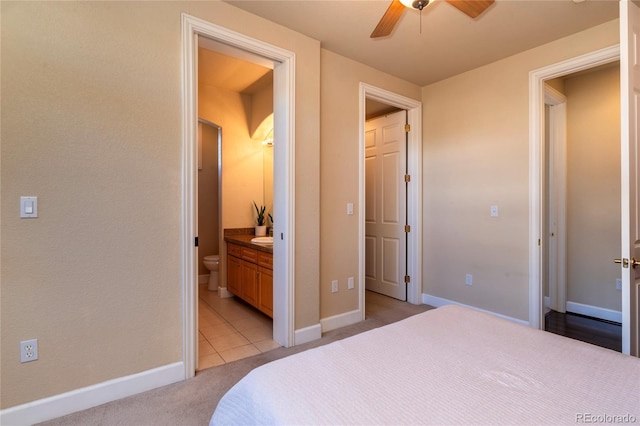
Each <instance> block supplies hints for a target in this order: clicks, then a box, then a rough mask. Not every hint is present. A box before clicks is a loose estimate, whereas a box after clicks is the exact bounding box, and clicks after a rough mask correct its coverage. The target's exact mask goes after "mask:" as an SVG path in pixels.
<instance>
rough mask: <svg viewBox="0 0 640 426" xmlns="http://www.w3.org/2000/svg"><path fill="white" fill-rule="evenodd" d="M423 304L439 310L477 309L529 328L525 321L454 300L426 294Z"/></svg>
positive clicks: (423, 295)
mask: <svg viewBox="0 0 640 426" xmlns="http://www.w3.org/2000/svg"><path fill="white" fill-rule="evenodd" d="M422 303H424V304H427V305H431V306H434V307H436V308H439V307H440V306H444V305H458V306H464V307H466V308H471V309H475V310H476V311H480V312H484V313H487V314H491V315H495V316H497V317H500V318H503V319H506V320H509V321H511V322H515V323H518V324H522V325H526V326H529V321H524V320H521V319H517V318H513V317H509V316H506V315H502V314H498V313H495V312H491V311H487V310H485V309H480V308H476V307H475V306H471V305H465V304H464V303H460V302H456V301H454V300H449V299H444V298H442V297H437V296H431V295H430V294H426V293H422Z"/></svg>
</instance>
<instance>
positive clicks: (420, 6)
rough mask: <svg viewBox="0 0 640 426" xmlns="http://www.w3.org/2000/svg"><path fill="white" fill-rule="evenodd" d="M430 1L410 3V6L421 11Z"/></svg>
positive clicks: (420, 0)
mask: <svg viewBox="0 0 640 426" xmlns="http://www.w3.org/2000/svg"><path fill="white" fill-rule="evenodd" d="M430 1H431V0H415V1H414V2H413V3H411V6H412V7H413V8H414V9H418V10H422V9H424V8H425V7H426V6H427V5H428V4H429V2H430Z"/></svg>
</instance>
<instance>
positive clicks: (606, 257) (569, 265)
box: [542, 61, 622, 351]
mask: <svg viewBox="0 0 640 426" xmlns="http://www.w3.org/2000/svg"><path fill="white" fill-rule="evenodd" d="M619 70H620V63H619V61H613V62H610V63H606V64H603V65H599V66H597V67H593V68H589V69H585V70H581V71H579V72H575V73H571V74H567V75H563V76H560V77H556V78H553V79H549V80H547V81H545V129H546V132H545V134H546V136H545V145H546V146H545V150H544V151H545V153H546V155H545V162H546V164H545V171H546V172H545V193H546V200H545V203H544V204H545V206H546V208H545V217H544V219H545V220H544V223H545V234H546V235H547V241H548V244H546V245H545V246H544V247H543V250H545V252H546V255H545V256H544V257H543V258H544V259H545V260H547V261H546V262H543V273H542V279H543V283H544V288H545V308H546V311H545V317H544V319H545V329H546V330H547V331H551V332H554V333H556V334H561V335H565V336H567V337H572V338H576V339H579V340H583V341H587V342H589V343H593V344H596V345H599V346H603V347H607V348H609V349H613V350H616V351H621V350H622V328H621V321H622V312H621V309H622V297H621V296H622V294H621V277H620V276H619V273H620V268H619V267H618V266H617V265H615V264H614V263H613V262H612V261H611V259H613V258H615V257H616V255H617V253H618V252H619V244H620V238H621V235H620V232H621V226H620V225H621V224H620V217H621V210H620V192H621V186H620V72H619Z"/></svg>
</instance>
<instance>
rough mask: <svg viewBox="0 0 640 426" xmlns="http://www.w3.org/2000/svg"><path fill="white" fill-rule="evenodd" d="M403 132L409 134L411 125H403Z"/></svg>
mask: <svg viewBox="0 0 640 426" xmlns="http://www.w3.org/2000/svg"><path fill="white" fill-rule="evenodd" d="M404 131H405V132H406V133H409V132H410V131H411V124H405V125H404Z"/></svg>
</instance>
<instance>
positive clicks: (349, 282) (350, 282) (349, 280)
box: [347, 277, 355, 290]
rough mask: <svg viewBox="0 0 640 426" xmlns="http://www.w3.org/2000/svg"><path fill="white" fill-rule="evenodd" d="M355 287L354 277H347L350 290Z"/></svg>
mask: <svg viewBox="0 0 640 426" xmlns="http://www.w3.org/2000/svg"><path fill="white" fill-rule="evenodd" d="M354 287H355V284H354V280H353V277H349V278H347V288H348V289H349V290H353V288H354Z"/></svg>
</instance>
